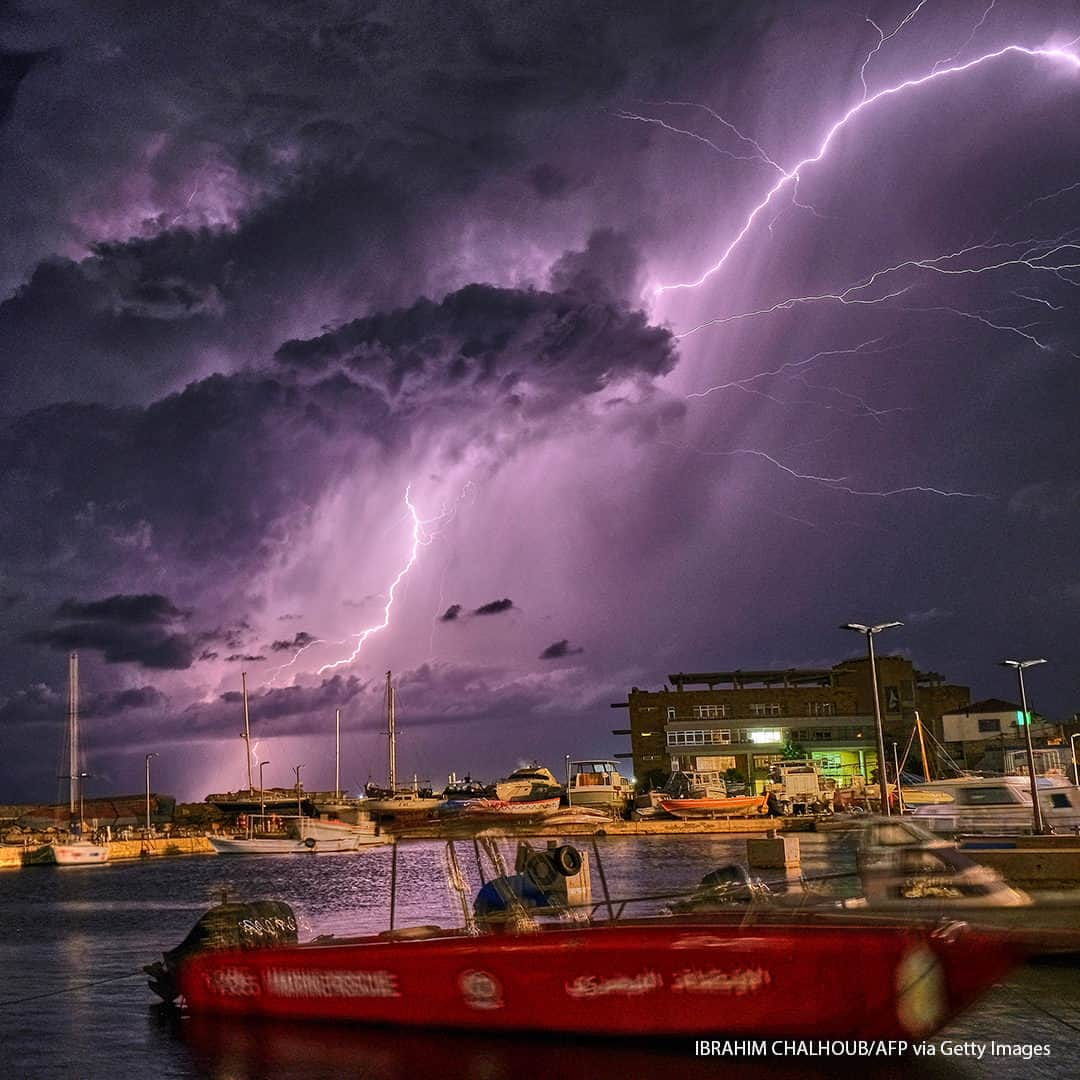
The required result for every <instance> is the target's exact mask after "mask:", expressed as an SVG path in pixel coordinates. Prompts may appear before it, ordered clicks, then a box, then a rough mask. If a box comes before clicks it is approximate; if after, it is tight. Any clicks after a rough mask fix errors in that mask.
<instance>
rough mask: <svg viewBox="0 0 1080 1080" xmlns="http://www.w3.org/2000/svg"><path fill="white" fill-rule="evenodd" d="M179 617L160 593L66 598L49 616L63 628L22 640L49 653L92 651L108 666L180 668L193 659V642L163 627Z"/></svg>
mask: <svg viewBox="0 0 1080 1080" xmlns="http://www.w3.org/2000/svg"><path fill="white" fill-rule="evenodd" d="M182 617H183V612H181V611H180V610H179V609H178V608H177V607H176V606H175V605H174V604H173V603H172V601H170V600H169V599H168V598H167V597H165V596H162V595H161V594H160V593H140V594H134V595H122V594H119V593H118V594H115V595H113V596H109V597H106V598H105V599H103V600H90V601H86V602H82V601H78V600H73V599H67V600H64V601H63V603H61V604H60V606H59V607H57V609H56V611H55V612H54V613H53V619H54V620H57V621H63V622H64V625H62V626H53V627H50V628H48V629H43V630H32V631H30V632H29V633H27V634H25V635H24V638H23V640H25V641H28V642H32V643H36V644H43V645H48V646H49V647H50V648H53V649H91V650H95V651H97V652H101V653H102V654H103V655H104V658H105V661H106V663H109V664H129V663H133V664H139V665H141V666H142V667H147V668H165V669H183V668H188V667H190V666H191V664H192V662H193V660H194V655H195V647H196V639H195V638H194V637H192V636H191V635H190V634H188V633H186V632H185V631H179V632H178V631H176V630H175V629H174V628H173V627H171V626H169V625H166V624H171V623H174V622H175V621H177V620H179V619H181V618H182ZM72 620H74V621H72Z"/></svg>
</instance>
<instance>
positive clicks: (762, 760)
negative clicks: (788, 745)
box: [754, 754, 784, 769]
mask: <svg viewBox="0 0 1080 1080" xmlns="http://www.w3.org/2000/svg"><path fill="white" fill-rule="evenodd" d="M783 760H784V758H783V756H782V755H781V754H755V755H754V768H755V769H767V768H768V767H769V766H770V765H775V764H776V763H777V762H778V761H783Z"/></svg>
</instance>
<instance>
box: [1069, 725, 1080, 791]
mask: <svg viewBox="0 0 1080 1080" xmlns="http://www.w3.org/2000/svg"><path fill="white" fill-rule="evenodd" d="M1077 739H1080V731H1077V732H1075V733H1074V734H1072V735H1070V736H1069V746H1070V747H1071V748H1072V759H1073V784H1074V785H1075V786H1076V787H1080V760H1078V759H1077V757H1076V740H1077Z"/></svg>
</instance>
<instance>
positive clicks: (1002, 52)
mask: <svg viewBox="0 0 1080 1080" xmlns="http://www.w3.org/2000/svg"><path fill="white" fill-rule="evenodd" d="M920 6H921V5H920ZM916 10H917V9H916ZM893 33H895V31H894V32H893ZM889 36H891V35H889ZM879 47H880V46H879ZM875 51H876V50H875ZM871 55H872V54H871ZM1010 55H1016V56H1027V57H1030V58H1031V59H1034V60H1045V61H1047V62H1050V63H1057V64H1067V65H1069V66H1070V67H1072V68H1073V69H1074V70H1078V71H1080V57H1078V56H1076V55H1075V54H1074V53H1071V52H1068V51H1066V50H1065V49H1033V48H1029V47H1028V46H1026V45H1005V46H1003V47H1002V48H1000V49H996V50H994V51H993V52H988V53H984V54H983V55H982V56H978V57H976V58H975V59H974V60H969V61H967V62H966V63H963V64H953V65H951V66H949V67H944V68H940V69H938V70H936V71H931V72H929V73H927V74H926V75H921V76H918V77H916V78H910V79H905V80H904V81H903V82H900V83H897V84H895V85H893V86H888V87H886V88H885V89H883V90H879V91H878V92H877V93H875V94H872V95H870V96H869V97H864V98H863V99H862V100H861V101H859V102H858V103H857V104H855V105H853V106H852V107H851V108H850V109H848V110H847V111H846V112H845V113H844V114H843V115H842V116H841V117H840V119H839V120H837V121H836V122H835V123H834V124H833V125H832V126H831V127H830V128H829V129H828V131H827V132H826V134H825V137H824V138H823V139H822V141H821V143H820V144H819V145H818V148H817V151H816V152H815V153H814V154H811V155H810V156H809V157H805V158H803V159H802V161H800V162H798V163H797V164H796V165H795V166H794V167H793V168H791V169H789V170H787V171H785V172H784V173H783V174H782V175H781V176H780V178H779V179H778V180H777V181H776V183H774V184H773V186H772V187H771V188H769V190H768V191H767V192H766V193H765V195H764V197H763V198H762V199H760V201H759V202H758V203H757V204H755V206H754V207H753V208H752V209H751V210H750V212H749V214H747V216H746V219H745V220H744V222H743V224H742V226H741V227H740V228H739V230H738V231H737V232H736V233H735V235H734V237H733V238H732V239H731V240H730V241H729V242H728V244H727V245H726V246H725V247H724V249H723V250H722V252H721V254H720V256H719V257H718V258H717V260H716V261H715V262H714V263H713V264H712V266H710V267H709V268H708V269H707V270H705V271H704V273H702V274H701V275H700V276H699V277H697V278H696V279H694V280H692V281H682V282H673V283H671V284H668V285H659V286H657V288H656V291H657V293H665V292H670V291H673V290H676V289H696V288H698V287H699V286H701V285H702V284H704V283H705V282H706V281H708V280H709V278H711V277H712V276H713V275H714V274H715V273H717V272H718V271H719V270H721V269H722V268H723V267H724V265H725V264H726V263H727V261H728V259H729V258H730V257H731V255H732V253H733V252H734V251H735V250H736V249H737V248H738V247H739V245H740V244H741V243H742V241H743V239H744V238H745V237H746V236H747V234H748V233H749V232H750V230H751V228H752V227H753V225H754V222H755V221H756V220H757V218H758V215H759V214H760V213H761V212H762V211H763V210H764V209H765V208H766V207H768V206H769V205H770V204H771V203H772V201H773V199H774V198H775V197H776V196H777V194H779V193H780V192H781V191H783V190H784V189H785V188H787V187H789V186H791V185H794V184H795V183H797V181H798V179H799V177H800V176H801V174H802V172H803V170H805V169H807V168H809V167H810V166H811V165H816V164H818V163H819V162H820V161H822V160H823V159H824V158H825V156H826V154H828V152H829V149H830V147H831V146H832V144H833V141H834V140H835V138H836V136H837V135H838V134H839V133H840V132H841V131H842V130H843V129H844V128H846V127H847V126H848V125H849V124H850V123H851V121H852V120H854V119H855V118H856V117H857V116H859V114H860V113H862V112H864V111H866V110H868V109H870V108H871V107H872V106H873V105H876V104H877V103H878V102H880V101H884V100H886V99H888V98H892V97H896V96H898V95H901V94H905V93H907V92H908V91H911V90H915V89H917V88H919V87H921V86H925V85H927V84H928V83H931V82H935V81H938V80H942V79H947V78H950V77H951V76H956V75H961V74H963V73H964V72H968V71H971V70H973V69H975V68H977V67H981V66H982V65H984V64H988V63H991V62H993V61H995V60H999V59H1001V58H1002V57H1004V56H1010Z"/></svg>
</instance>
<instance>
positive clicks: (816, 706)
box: [806, 701, 836, 716]
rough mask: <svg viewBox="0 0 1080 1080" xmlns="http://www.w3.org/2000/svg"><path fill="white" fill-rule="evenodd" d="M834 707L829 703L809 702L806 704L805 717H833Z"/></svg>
mask: <svg viewBox="0 0 1080 1080" xmlns="http://www.w3.org/2000/svg"><path fill="white" fill-rule="evenodd" d="M835 713H836V706H835V705H834V704H833V703H832V702H831V701H811V702H808V703H807V706H806V715H807V716H833V715H834V714H835Z"/></svg>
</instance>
